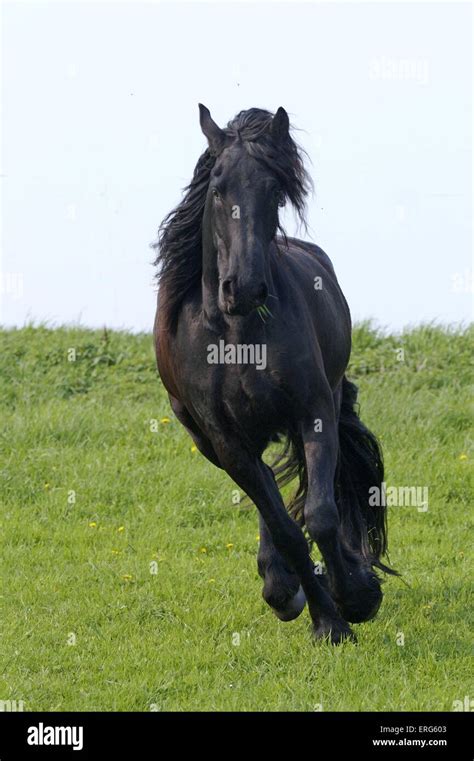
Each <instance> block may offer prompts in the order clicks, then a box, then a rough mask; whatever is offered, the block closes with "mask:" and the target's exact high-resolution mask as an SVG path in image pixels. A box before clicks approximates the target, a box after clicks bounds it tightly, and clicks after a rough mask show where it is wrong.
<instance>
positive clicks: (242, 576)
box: [0, 325, 474, 711]
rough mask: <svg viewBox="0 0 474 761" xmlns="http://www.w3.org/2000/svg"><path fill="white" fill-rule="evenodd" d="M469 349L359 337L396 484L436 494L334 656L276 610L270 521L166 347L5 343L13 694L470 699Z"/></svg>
mask: <svg viewBox="0 0 474 761" xmlns="http://www.w3.org/2000/svg"><path fill="white" fill-rule="evenodd" d="M472 344H473V332H472V331H469V330H464V331H463V330H452V331H449V330H444V329H440V328H436V327H432V326H427V327H422V328H417V329H414V330H412V331H410V332H406V333H404V334H402V335H399V336H384V335H382V334H378V333H377V332H376V331H374V330H373V329H371V328H370V326H368V325H362V326H359V327H358V328H357V329H356V330H355V334H354V349H353V364H352V366H351V372H350V376H351V377H352V378H353V379H355V380H356V381H357V383H358V385H359V387H360V401H361V415H362V417H363V419H364V421H365V422H366V423H367V424H368V425H369V426H370V427H371V428H372V429H373V430H374V432H376V433H377V434H378V435H379V436H380V438H381V440H382V445H383V447H384V452H385V460H386V471H387V482H388V484H389V485H397V486H427V487H428V488H429V509H428V510H427V511H424V512H423V511H422V510H423V508H422V509H421V510H419V509H417V508H416V507H392V508H390V512H389V526H390V534H389V538H390V546H391V562H392V563H393V565H394V566H395V567H396V568H397V569H399V570H400V571H401V572H402V574H403V580H402V579H397V578H390V579H388V580H387V583H386V584H385V585H384V589H385V599H384V603H383V605H382V608H381V610H380V612H379V615H378V617H377V619H376V620H375V621H373V622H370V623H367V624H363V625H360V626H355V627H354V628H355V631H356V633H357V635H358V640H359V643H358V645H354V644H352V643H346V644H344V645H343V646H341V647H338V648H334V647H331V646H330V645H328V644H325V643H319V644H314V643H313V641H312V639H311V635H310V626H309V616H308V613H307V611H305V612H304V613H303V615H302V616H301V617H300V618H299V619H298V620H297V621H294V622H292V623H289V624H284V623H281V622H279V621H278V620H277V619H276V618H275V617H274V616H273V615H272V613H271V611H270V610H269V609H268V608H267V606H266V605H265V603H264V602H263V600H262V598H261V581H260V579H259V577H258V575H257V570H256V562H255V557H256V552H257V542H258V536H257V517H256V511H255V508H254V507H253V506H252V505H250V504H234V502H235V499H234V498H235V492H234V489H235V486H234V484H233V483H232V482H231V481H230V479H229V478H228V477H227V476H226V475H225V474H223V473H222V472H220V471H219V470H218V469H216V468H214V467H213V466H212V465H211V464H209V463H208V462H207V461H206V460H205V459H204V458H203V457H202V456H201V455H200V454H199V453H198V452H196V451H195V450H194V448H193V447H192V442H191V440H190V439H189V438H188V437H187V434H186V433H185V431H184V429H183V428H182V427H181V426H180V425H179V424H178V422H177V421H176V420H175V419H174V418H173V417H172V415H171V413H170V410H169V407H168V403H167V397H166V394H165V392H164V389H163V387H162V386H161V383H160V381H159V380H158V378H157V376H156V371H155V365H154V357H153V350H152V342H151V337H150V336H148V335H140V336H132V335H128V334H126V333H115V332H109V333H107V332H103V331H88V330H84V329H81V328H77V329H74V328H72V329H54V330H50V329H47V328H44V327H38V328H34V327H29V328H24V329H22V330H12V331H3V332H0V384H1V386H0V389H1V394H0V409H1V419H2V425H1V465H0V469H1V484H0V486H1V530H2V531H1V536H2V548H1V553H2V570H3V574H2V576H3V585H2V586H3V590H2V610H1V618H2V642H1V651H2V656H1V658H2V664H3V665H2V669H1V671H2V679H1V684H0V700H9V699H10V700H17V701H18V700H23V701H24V708H25V710H52V711H59V710H131V711H149V710H160V711H166V710H244V711H245V710H267V711H273V710H290V711H294V710H303V711H314V710H319V709H320V708H321V707H322V709H323V710H325V711H343V710H362V711H363V710H383V709H385V710H413V711H421V710H435V711H436V710H452V709H453V705H454V704H453V701H456V700H464V697H465V696H466V695H470V697H471V699H472V698H474V689H473V686H472V683H470V681H469V680H470V673H471V671H472V660H471V647H470V646H471V639H470V631H469V627H470V623H471V624H472V621H471V622H470V621H469V610H470V605H469V599H468V598H469V595H468V593H469V587H470V584H471V582H472V566H470V565H469V550H470V547H469V542H470V538H471V541H472V533H471V534H470V525H469V524H470V520H471V517H472V512H471V506H472V482H471V487H470V481H469V473H470V472H471V473H472V470H471V471H470V462H472V450H471V451H470V446H469V440H468V439H469V428H470V425H471V418H470V415H469V414H468V406H469V393H468V392H469V381H470V376H471V372H472V371H471V369H470V366H469V359H470V354H471V352H472ZM399 349H403V354H404V356H403V355H402V353H400V352H399V351H398V350H399ZM74 354H75V356H74ZM471 528H472V527H471ZM403 642H404V644H402V643H403Z"/></svg>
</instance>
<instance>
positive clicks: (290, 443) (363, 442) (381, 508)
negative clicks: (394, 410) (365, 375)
mask: <svg viewBox="0 0 474 761" xmlns="http://www.w3.org/2000/svg"><path fill="white" fill-rule="evenodd" d="M272 469H273V472H274V475H275V478H276V482H277V484H278V486H279V487H283V486H285V485H286V484H288V483H290V482H291V481H293V479H295V478H296V479H297V488H296V492H295V494H294V495H293V497H292V499H291V500H290V502H289V504H288V506H287V509H288V512H289V513H290V515H291V516H292V518H293V519H294V520H295V521H296V522H297V523H298V525H299V526H301V527H302V528H303V527H304V505H305V502H306V496H307V493H308V474H307V470H306V461H305V456H304V448H303V443H302V441H301V439H300V438H298V437H297V436H291V435H289V436H288V437H287V439H286V442H285V446H284V449H283V451H282V452H281V453H280V454H279V455H278V457H277V458H276V460H275V461H274V462H273V463H272ZM383 480H384V465H383V457H382V451H381V448H380V444H379V442H378V441H377V439H376V437H375V436H374V434H373V433H371V431H369V429H368V428H367V427H366V426H365V425H364V424H363V422H362V421H361V420H360V418H359V415H358V404H357V386H355V385H354V383H351V382H350V381H349V380H347V378H346V377H345V376H344V378H343V380H342V401H341V409H340V414H339V458H338V463H337V467H336V474H335V478H334V493H335V500H336V505H337V509H338V512H339V518H340V522H341V539H342V541H343V543H344V544H346V545H347V546H348V547H349V548H351V549H353V550H354V551H355V552H357V553H358V554H361V555H362V556H363V557H364V559H365V560H366V561H367V562H368V563H369V564H370V565H373V566H375V567H377V568H379V569H380V570H382V571H385V573H390V574H393V575H398V574H397V571H394V570H393V569H391V568H390V567H389V566H388V565H386V564H385V563H383V562H382V559H381V558H382V557H383V556H384V555H386V554H387V549H388V540H387V508H386V506H385V505H384V504H377V505H376V506H374V505H372V504H371V500H370V492H369V490H371V489H374V493H375V494H378V495H381V494H382V488H383V487H382V483H383ZM374 487H375V488H374ZM382 501H383V500H380V499H379V500H378V502H379V503H381V502H382Z"/></svg>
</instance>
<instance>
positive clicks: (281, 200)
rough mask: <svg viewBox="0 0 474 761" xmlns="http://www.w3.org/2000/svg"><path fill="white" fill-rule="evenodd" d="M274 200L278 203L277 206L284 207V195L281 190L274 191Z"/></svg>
mask: <svg viewBox="0 0 474 761" xmlns="http://www.w3.org/2000/svg"><path fill="white" fill-rule="evenodd" d="M275 198H276V201H277V203H278V206H284V205H285V194H284V192H283V190H276V191H275Z"/></svg>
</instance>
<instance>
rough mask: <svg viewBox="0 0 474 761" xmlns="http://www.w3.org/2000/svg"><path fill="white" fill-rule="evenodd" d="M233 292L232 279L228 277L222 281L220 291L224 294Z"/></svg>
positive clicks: (228, 294)
mask: <svg viewBox="0 0 474 761" xmlns="http://www.w3.org/2000/svg"><path fill="white" fill-rule="evenodd" d="M233 292H234V288H233V281H232V279H231V278H230V277H229V278H227V280H223V281H222V293H223V294H224V296H232V295H233Z"/></svg>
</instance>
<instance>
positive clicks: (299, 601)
mask: <svg viewBox="0 0 474 761" xmlns="http://www.w3.org/2000/svg"><path fill="white" fill-rule="evenodd" d="M305 605H306V597H305V593H304V592H303V589H302V587H301V586H300V588H299V589H298V591H297V593H296V594H295V596H294V597H292V598H291V600H290V601H289V602H288V604H287V605H286V606H285V607H284V608H274V607H273V606H272V610H273V612H274V614H275V616H276V617H277V618H279V619H280V621H293V620H294V619H295V618H298V616H299V615H300V613H302V612H303V609H304V606H305Z"/></svg>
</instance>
